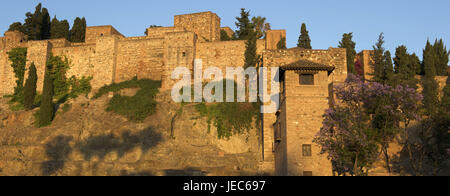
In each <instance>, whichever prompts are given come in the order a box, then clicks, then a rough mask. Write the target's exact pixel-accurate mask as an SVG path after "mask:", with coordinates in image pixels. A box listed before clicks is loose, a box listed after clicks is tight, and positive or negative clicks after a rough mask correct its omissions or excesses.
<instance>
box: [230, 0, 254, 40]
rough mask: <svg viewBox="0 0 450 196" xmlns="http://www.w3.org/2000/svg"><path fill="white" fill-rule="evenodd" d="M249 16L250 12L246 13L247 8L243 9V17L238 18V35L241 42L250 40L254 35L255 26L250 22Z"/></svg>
mask: <svg viewBox="0 0 450 196" xmlns="http://www.w3.org/2000/svg"><path fill="white" fill-rule="evenodd" d="M249 16H250V11H245V8H241V16H240V17H236V20H237V22H236V23H235V24H236V27H237V30H236V34H237V38H238V39H239V40H248V39H249V38H250V37H251V36H253V35H252V33H253V32H254V30H253V28H254V26H253V24H252V23H251V22H250V19H249Z"/></svg>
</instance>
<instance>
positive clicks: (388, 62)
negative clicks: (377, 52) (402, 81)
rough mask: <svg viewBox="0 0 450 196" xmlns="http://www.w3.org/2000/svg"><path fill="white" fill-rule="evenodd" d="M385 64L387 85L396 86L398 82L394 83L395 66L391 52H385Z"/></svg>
mask: <svg viewBox="0 0 450 196" xmlns="http://www.w3.org/2000/svg"><path fill="white" fill-rule="evenodd" d="M384 62H385V68H384V79H385V81H386V84H389V85H391V86H395V85H396V81H394V66H393V65H392V57H391V52H390V51H389V50H386V51H385V52H384Z"/></svg>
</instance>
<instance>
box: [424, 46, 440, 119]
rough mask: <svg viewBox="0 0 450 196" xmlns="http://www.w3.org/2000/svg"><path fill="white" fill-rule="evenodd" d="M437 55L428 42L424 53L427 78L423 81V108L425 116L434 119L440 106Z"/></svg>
mask: <svg viewBox="0 0 450 196" xmlns="http://www.w3.org/2000/svg"><path fill="white" fill-rule="evenodd" d="M435 57H436V55H435V50H434V49H433V46H432V45H431V44H430V42H429V41H427V44H426V46H425V49H424V51H423V67H424V71H425V77H424V78H423V80H422V86H423V91H422V95H423V101H422V103H423V106H424V109H425V114H427V115H428V116H430V117H432V118H433V117H434V116H435V115H436V114H437V112H438V104H439V92H438V89H439V85H438V83H437V82H436V79H435V76H436V66H435V64H436V58H435Z"/></svg>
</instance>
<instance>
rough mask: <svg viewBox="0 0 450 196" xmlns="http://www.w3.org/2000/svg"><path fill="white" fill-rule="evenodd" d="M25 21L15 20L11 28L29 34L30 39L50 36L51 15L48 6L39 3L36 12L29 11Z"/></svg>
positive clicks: (41, 38)
mask: <svg viewBox="0 0 450 196" xmlns="http://www.w3.org/2000/svg"><path fill="white" fill-rule="evenodd" d="M25 16H26V18H25V21H24V23H23V24H22V23H20V22H15V23H13V24H11V25H10V28H9V30H11V31H12V30H17V31H20V32H22V33H24V34H25V35H27V36H28V39H29V40H43V39H48V38H50V31H51V25H50V15H49V13H48V10H47V9H46V8H42V4H41V3H39V4H38V5H37V6H36V7H35V11H34V13H31V12H27V13H26V14H25Z"/></svg>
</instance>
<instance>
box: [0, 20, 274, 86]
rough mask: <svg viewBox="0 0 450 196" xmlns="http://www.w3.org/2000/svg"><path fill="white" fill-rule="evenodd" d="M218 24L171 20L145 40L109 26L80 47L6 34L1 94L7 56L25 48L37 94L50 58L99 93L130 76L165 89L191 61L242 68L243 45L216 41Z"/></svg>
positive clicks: (96, 29) (8, 75) (9, 80)
mask: <svg viewBox="0 0 450 196" xmlns="http://www.w3.org/2000/svg"><path fill="white" fill-rule="evenodd" d="M221 29H224V30H225V31H227V32H228V33H231V28H229V27H220V18H219V17H218V16H217V15H216V14H214V13H212V12H202V13H195V14H186V15H178V16H175V22H174V26H172V27H151V28H148V29H147V30H148V31H147V32H148V33H147V35H146V36H140V37H125V36H123V35H122V34H121V33H120V32H119V31H118V30H116V29H115V28H114V27H112V26H108V25H106V26H93V27H87V28H86V39H85V42H83V43H71V42H69V41H67V40H66V39H64V38H63V39H50V40H42V41H27V40H26V37H25V36H24V35H22V34H21V33H19V32H6V33H5V37H0V85H1V86H2V88H1V89H0V94H11V93H12V92H13V89H14V86H15V79H14V78H15V76H14V73H13V72H12V68H11V67H10V62H9V60H8V55H7V53H6V52H7V51H9V50H11V49H12V48H15V47H27V48H28V55H27V67H28V66H29V65H31V63H32V62H34V63H35V65H36V67H37V70H38V77H39V78H38V91H40V90H41V89H42V84H43V80H42V79H43V74H44V73H43V72H44V70H45V68H44V66H45V64H46V62H47V58H48V56H49V55H50V53H53V55H57V56H64V57H67V58H68V60H69V62H70V67H71V68H70V70H69V71H68V73H67V74H68V75H67V76H68V77H71V76H72V75H74V76H77V77H80V76H92V77H93V81H92V86H93V88H94V89H98V88H100V87H101V86H103V85H106V84H111V83H112V82H121V81H125V80H129V79H131V78H133V77H135V76H137V77H138V78H149V79H154V80H162V81H163V83H165V82H167V84H163V86H166V87H169V85H170V84H171V82H170V81H166V80H165V79H164V77H169V78H170V72H171V70H172V69H173V68H175V67H176V66H186V67H188V68H189V69H190V70H193V62H194V58H195V59H197V58H201V59H202V60H203V65H204V67H208V66H217V67H220V68H222V70H223V71H225V67H227V66H234V67H242V66H243V65H244V52H245V41H243V40H238V41H220V30H221ZM257 47H258V51H257V52H258V54H262V51H263V50H264V49H266V41H265V40H262V39H261V40H258V41H257Z"/></svg>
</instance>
